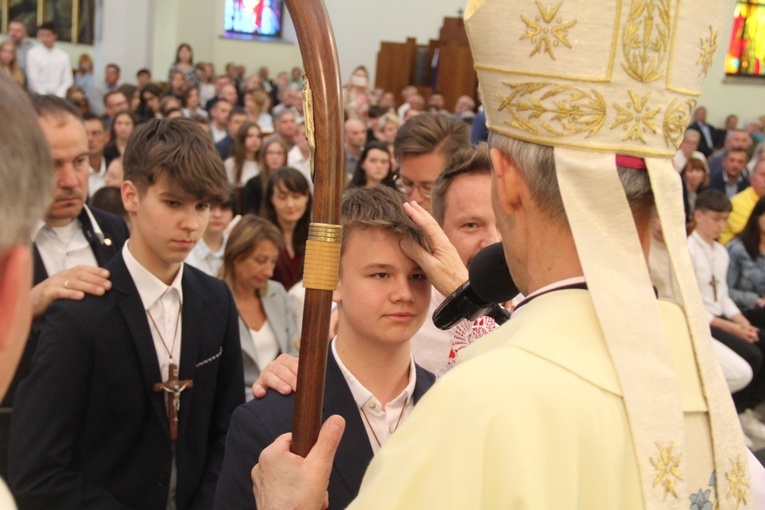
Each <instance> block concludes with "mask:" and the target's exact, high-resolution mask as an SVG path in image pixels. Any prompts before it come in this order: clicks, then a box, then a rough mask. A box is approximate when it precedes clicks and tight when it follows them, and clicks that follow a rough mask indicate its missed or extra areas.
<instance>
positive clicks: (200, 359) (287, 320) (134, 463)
mask: <svg viewBox="0 0 765 510" xmlns="http://www.w3.org/2000/svg"><path fill="white" fill-rule="evenodd" d="M37 38H38V40H39V42H40V43H41V44H39V45H34V44H32V43H31V41H30V38H29V37H28V34H27V33H26V27H24V26H23V23H20V22H18V21H11V22H10V23H9V32H8V39H7V40H6V41H3V42H2V43H0V69H2V72H0V74H4V75H7V79H6V78H3V79H2V80H0V85H2V87H0V92H2V93H3V94H5V95H6V96H7V97H20V96H21V94H20V90H21V89H23V90H26V91H27V92H29V96H30V97H31V104H32V107H33V109H34V113H35V114H36V118H37V120H38V124H39V128H40V130H41V133H32V135H35V136H38V138H41V139H43V140H44V141H45V142H47V149H48V151H50V154H51V156H52V160H53V162H54V164H55V168H54V174H55V189H54V190H53V192H52V202H51V205H50V206H49V208H48V210H47V211H46V212H45V214H44V220H43V221H39V222H38V223H37V225H36V226H35V228H34V229H33V230H32V233H31V235H32V240H33V244H34V284H33V288H32V290H31V297H32V308H33V309H32V315H33V317H34V319H33V322H32V327H31V331H30V332H29V340H28V341H27V344H26V348H25V350H24V352H23V355H22V356H21V361H20V363H19V366H18V369H17V370H16V371H15V375H14V377H13V381H12V382H11V383H10V389H9V390H8V392H7V394H6V395H5V398H4V399H3V403H2V408H3V413H2V414H0V419H1V421H0V475H2V478H3V479H6V480H9V482H10V487H11V491H12V493H13V495H14V496H15V498H16V499H17V502H18V504H19V506H20V507H21V508H54V507H63V506H67V505H68V507H72V508H157V509H160V508H179V509H180V508H213V507H215V508H221V509H224V508H253V505H254V501H253V492H252V491H253V487H252V483H253V479H252V478H251V476H250V470H251V469H252V467H253V466H254V465H255V464H256V463H257V462H258V459H259V457H260V455H261V453H262V452H263V450H264V449H266V448H267V447H268V445H269V444H271V443H272V442H273V441H274V440H276V439H277V438H278V437H279V436H280V435H281V434H283V433H285V432H288V431H289V430H290V429H291V419H292V412H293V406H294V401H293V400H292V396H291V394H292V392H293V391H294V388H295V377H296V373H297V358H296V356H297V354H298V351H299V338H300V330H301V326H302V320H301V318H302V302H303V298H304V290H303V287H302V280H303V265H304V262H305V257H306V245H307V242H308V235H309V228H308V227H309V223H310V221H311V211H312V203H313V192H314V188H313V186H314V183H313V178H312V173H311V154H310V147H309V144H308V140H307V138H306V125H305V122H304V118H303V115H304V110H303V102H302V93H301V88H302V79H303V77H302V76H301V72H300V69H292V70H291V72H289V73H288V72H281V73H279V74H278V75H277V76H276V78H275V79H273V80H272V79H271V78H270V72H269V70H268V69H267V68H266V67H261V68H260V69H259V70H258V72H257V74H253V75H251V76H246V73H245V69H244V67H243V66H238V65H235V64H228V65H226V67H225V73H224V74H216V72H215V68H214V65H213V64H212V63H207V62H195V60H194V53H193V49H192V48H191V47H190V46H189V45H188V44H181V45H180V46H179V47H178V49H177V52H176V57H175V61H174V63H173V65H172V66H171V68H170V69H169V72H168V75H167V76H166V77H164V76H163V77H162V78H166V81H165V80H162V81H154V80H153V79H152V76H151V72H150V71H149V70H147V69H142V70H140V71H139V72H138V73H137V74H136V77H135V82H134V83H127V82H125V81H123V79H122V76H121V69H120V66H119V65H118V64H116V63H110V64H108V65H107V66H106V68H105V72H104V76H103V78H102V79H98V78H96V77H95V76H94V74H93V62H92V60H91V59H90V58H89V57H88V56H87V55H83V56H82V57H81V58H80V59H79V61H78V63H77V67H76V68H75V69H72V65H71V63H70V62H69V58H68V56H66V54H65V53H64V52H62V51H61V50H60V49H58V48H56V47H55V42H56V29H55V26H53V25H52V24H47V23H44V24H42V25H40V27H39V28H38V32H37ZM11 81H12V82H14V83H15V87H16V90H10V89H9V88H8V83H10V82H11ZM397 92H399V91H385V90H382V89H374V88H373V87H371V85H370V83H369V75H368V72H367V70H366V69H365V68H364V67H358V68H356V69H354V70H353V72H352V73H351V75H350V77H349V79H348V82H347V84H346V85H345V87H344V89H343V106H344V110H345V124H344V139H343V140H342V143H343V148H344V154H345V157H344V161H345V169H346V177H347V189H346V190H345V195H344V200H343V205H342V215H341V222H342V224H343V226H344V231H343V241H342V250H341V256H340V277H339V281H338V284H337V289H336V291H335V292H334V296H333V300H334V301H335V303H336V305H335V309H334V311H333V320H332V327H331V331H330V335H329V338H328V341H331V345H330V354H329V360H328V368H327V379H326V386H325V390H324V398H325V403H326V406H325V409H324V418H325V419H326V418H329V416H331V415H332V414H340V415H342V416H343V417H344V418H345V420H346V425H345V434H344V436H343V438H342V440H340V443H339V448H338V453H337V456H336V458H335V460H334V466H335V468H334V469H333V471H332V473H331V475H330V477H329V488H328V494H329V496H328V497H329V500H328V501H329V506H330V508H345V506H346V505H348V504H349V503H350V502H351V501H352V500H353V499H354V497H355V496H356V495H357V494H358V492H359V488H360V486H361V480H362V478H363V476H364V472H365V470H366V468H367V465H368V464H369V462H370V460H371V459H372V457H373V456H374V455H375V454H376V453H377V452H378V450H380V449H381V448H382V447H383V445H384V444H385V443H386V442H388V440H389V439H390V438H391V436H392V435H393V434H394V433H395V432H396V430H397V429H398V428H399V426H400V425H401V424H402V423H404V422H406V421H407V419H408V417H409V416H410V414H411V413H412V412H413V409H414V406H415V405H417V404H418V402H419V400H420V398H421V397H422V396H423V395H424V393H425V392H426V391H428V390H429V388H430V387H431V386H432V385H433V384H434V382H435V380H436V376H435V375H434V374H437V375H438V376H441V375H443V374H444V373H445V372H447V371H448V370H450V369H451V367H452V366H453V365H454V360H455V359H456V358H457V357H458V356H459V353H460V351H461V350H462V349H463V348H465V347H468V346H469V345H471V344H473V343H475V342H479V341H480V338H481V337H482V336H484V335H486V334H489V333H490V332H491V331H492V330H494V329H495V328H496V327H497V325H496V324H495V323H494V322H493V321H492V320H490V319H489V320H487V318H486V317H483V318H481V319H479V320H476V321H467V320H463V321H461V322H460V323H459V324H458V325H457V326H455V327H454V328H452V329H451V330H447V331H441V330H439V329H438V328H436V327H435V325H434V324H433V320H432V314H433V311H434V310H435V309H436V308H438V306H439V305H441V304H442V303H443V301H444V300H445V296H448V295H450V294H451V293H452V292H454V291H455V289H457V288H458V287H460V286H461V285H462V284H463V283H464V282H465V281H466V280H467V275H468V272H467V270H468V267H469V266H470V264H471V261H472V260H473V257H474V256H475V255H476V254H477V253H478V252H479V251H480V250H481V249H483V248H485V247H487V246H489V245H491V244H494V243H496V242H499V241H500V240H504V242H505V244H508V243H513V242H514V239H507V238H505V239H501V236H500V231H501V227H502V225H500V224H498V217H497V215H496V210H495V209H494V208H493V207H492V206H493V205H494V206H495V207H496V206H497V201H498V200H500V198H498V196H497V195H496V191H495V193H494V194H493V193H492V185H491V182H492V168H493V167H494V165H496V162H497V161H499V159H497V158H500V159H501V158H504V159H502V161H503V163H502V164H503V165H514V164H515V162H511V159H509V156H499V155H497V154H492V153H491V152H490V149H489V145H488V144H487V143H485V142H486V140H487V138H488V136H489V135H488V130H487V127H486V117H485V112H484V111H483V110H482V109H480V108H479V109H476V103H475V101H474V99H473V98H471V97H469V96H463V97H460V98H459V100H458V101H457V102H456V104H455V105H454V107H453V108H448V105H446V104H445V103H444V97H443V95H441V94H440V93H438V92H437V91H432V92H431V93H430V94H429V95H428V96H427V97H423V96H422V95H420V94H419V92H418V90H417V88H416V87H406V88H405V89H404V90H403V91H400V93H401V95H400V97H399V98H397V95H396V93H397ZM5 100H6V99H5V97H4V98H3V101H5ZM24 107H26V104H24ZM764 128H765V126H763V124H762V123H761V122H760V121H759V120H757V121H755V120H752V121H747V122H745V123H744V125H743V127H740V126H739V123H738V119H737V118H736V117H735V116H729V117H728V118H727V119H726V122H725V126H724V129H716V128H714V127H713V126H710V125H709V124H707V123H706V109H705V108H703V107H701V108H698V109H697V110H696V111H695V114H694V118H693V123H692V124H691V125H690V126H688V129H687V130H686V131H685V134H684V137H683V140H682V143H681V145H680V148H679V149H678V151H677V154H676V155H675V157H674V158H673V162H674V165H675V168H676V170H677V171H678V173H679V174H680V176H681V180H682V186H683V200H684V208H685V211H686V225H687V228H688V232H689V234H690V235H689V237H688V249H689V251H690V253H691V259H692V262H693V266H694V270H695V273H696V276H697V279H698V286H699V290H700V292H701V296H702V299H703V301H704V305H705V308H706V312H707V316H708V317H707V318H708V320H709V327H710V330H711V333H712V337H713V339H714V344H715V345H714V348H715V354H716V355H717V358H718V361H719V363H720V365H721V367H722V370H723V373H724V375H725V379H726V381H727V382H728V385H729V388H730V392H731V394H732V398H733V401H734V403H735V407H736V411H737V412H738V413H739V418H740V422H741V426H742V430H743V432H744V434H745V437H746V439H747V441H748V442H749V446H750V447H751V448H754V447H755V444H756V443H757V441H765V423H763V418H762V417H761V416H760V415H759V414H758V412H757V407H758V406H759V405H760V404H761V403H762V402H763V400H765V363H763V358H764V357H765V341H762V340H765V141H764V139H763V132H765V129H764ZM30 129H31V128H30ZM32 135H30V136H32ZM548 157H549V158H550V159H552V157H551V155H548ZM503 168H504V167H503ZM508 193H510V191H508ZM508 200H509V199H508ZM518 200H520V198H519V199H518ZM507 207H510V206H509V205H508V206H507ZM540 217H545V218H548V219H549V218H550V217H554V214H552V213H549V212H542V213H540ZM652 225H653V226H654V228H653V229H652V232H651V233H652V236H651V238H652V243H651V249H650V255H649V266H650V270H651V276H652V279H653V284H654V285H655V287H656V288H657V291H658V294H659V296H660V297H661V298H666V299H668V300H670V301H676V302H682V298H681V297H680V290H679V289H678V288H677V286H676V285H675V282H674V281H673V277H672V271H671V269H669V264H670V261H669V258H668V256H667V254H666V250H664V251H663V252H662V246H663V236H662V232H661V228H660V225H659V223H658V221H656V222H653V223H652ZM505 228H506V229H507V228H509V227H507V223H506V224H505ZM550 228H551V229H552V227H550ZM553 230H554V229H553ZM553 230H550V231H549V233H552V232H553ZM506 231H507V230H506ZM718 241H719V242H718ZM720 243H722V244H720ZM723 245H725V247H723ZM540 246H541V245H540ZM0 247H2V246H0ZM539 255H540V260H541V257H542V252H540V254H539ZM545 257H554V255H551V254H547V255H545ZM550 260H552V259H550ZM522 278H523V277H522ZM526 278H529V279H531V277H528V276H526ZM581 280H582V281H579V279H577V280H576V281H575V282H573V283H571V282H569V283H570V284H571V286H570V287H567V288H575V289H580V287H581V289H586V286H585V283H584V280H583V279H581ZM527 287H528V285H527ZM520 288H521V289H523V286H521V287H520ZM532 290H536V289H532ZM537 295H538V294H537V293H534V296H533V297H535V298H536V296H537ZM528 301H529V300H525V299H524V296H523V295H519V296H517V297H516V298H515V299H513V300H512V301H508V302H507V303H504V306H505V307H506V308H507V309H508V310H510V311H512V310H513V309H514V307H515V306H516V305H517V304H518V303H526V302H528ZM528 313H531V312H528ZM269 390H273V391H269ZM64 402H65V404H64ZM245 402H246V403H245ZM62 407H65V408H66V409H65V410H62ZM232 415H233V417H232ZM40 416H45V419H40ZM168 439H169V440H168ZM446 446H447V445H444V447H446ZM256 484H257V482H256Z"/></svg>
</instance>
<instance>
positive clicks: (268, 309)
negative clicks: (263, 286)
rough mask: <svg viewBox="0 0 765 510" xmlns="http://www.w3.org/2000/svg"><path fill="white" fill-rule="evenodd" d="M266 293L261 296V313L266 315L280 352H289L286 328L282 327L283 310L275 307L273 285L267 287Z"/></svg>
mask: <svg viewBox="0 0 765 510" xmlns="http://www.w3.org/2000/svg"><path fill="white" fill-rule="evenodd" d="M267 289H268V292H267V294H266V295H265V296H261V298H260V299H261V301H262V303H263V311H265V313H266V318H267V319H268V321H269V322H270V323H271V329H272V330H273V331H274V335H276V342H277V343H278V344H279V351H280V352H289V345H288V344H289V341H290V339H289V338H287V333H286V328H285V326H284V316H283V314H284V310H280V309H279V307H277V306H276V303H275V299H276V292H275V291H274V290H273V285H268V287H267Z"/></svg>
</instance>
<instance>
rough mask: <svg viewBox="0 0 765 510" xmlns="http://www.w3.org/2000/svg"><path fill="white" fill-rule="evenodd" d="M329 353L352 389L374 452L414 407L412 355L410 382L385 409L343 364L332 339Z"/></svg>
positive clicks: (414, 381)
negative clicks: (330, 352)
mask: <svg viewBox="0 0 765 510" xmlns="http://www.w3.org/2000/svg"><path fill="white" fill-rule="evenodd" d="M332 355H333V356H334V357H335V361H337V366H338V367H339V368H340V372H341V373H342V374H343V377H344V378H345V382H346V383H347V384H348V388H349V389H350V390H351V395H353V400H354V401H355V402H356V406H357V407H358V408H359V414H360V415H361V421H362V422H363V423H364V429H365V430H366V431H367V436H368V437H369V444H370V446H372V452H373V453H377V451H378V450H379V449H380V447H381V446H382V445H384V444H385V443H386V442H387V441H388V439H389V438H390V436H391V435H392V434H393V433H394V432H395V431H396V430H397V429H398V427H399V426H400V425H401V424H402V423H403V422H404V421H406V417H407V416H409V414H410V413H411V412H412V409H413V408H414V397H413V395H414V386H415V383H416V382H417V371H416V370H415V368H414V359H413V358H411V357H410V359H409V384H407V385H406V387H405V388H404V390H403V391H402V392H401V393H400V394H399V395H398V396H397V397H396V398H394V399H393V400H391V401H390V402H388V403H387V404H385V409H383V405H382V403H381V402H380V401H379V400H377V398H376V397H375V396H374V395H372V392H370V391H369V390H368V389H366V388H365V387H364V386H363V385H362V384H361V383H360V382H359V380H358V379H356V376H354V375H353V374H352V373H351V371H350V370H348V368H347V367H346V366H345V365H344V364H343V360H341V359H340V356H339V355H338V354H337V347H335V341H334V340H333V341H332ZM378 441H379V444H378Z"/></svg>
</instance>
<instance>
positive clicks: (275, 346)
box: [220, 214, 298, 400]
mask: <svg viewBox="0 0 765 510" xmlns="http://www.w3.org/2000/svg"><path fill="white" fill-rule="evenodd" d="M283 246H284V241H283V240H282V235H281V233H280V232H279V229H277V228H276V227H275V226H274V225H273V224H271V223H270V222H268V221H267V220H264V219H263V218H259V217H257V216H254V215H252V214H247V215H245V216H243V217H242V218H241V220H239V222H238V223H237V224H236V226H235V227H234V228H233V230H232V231H231V234H230V235H229V237H228V241H227V242H226V248H225V250H224V252H223V266H222V267H221V272H220V277H221V279H223V281H224V282H226V284H228V286H229V288H230V289H231V292H232V293H233V294H234V300H235V301H236V308H237V310H238V311H239V338H240V341H241V345H242V358H243V361H244V381H243V384H244V395H245V398H246V399H247V400H250V399H252V384H253V383H254V382H255V380H256V379H257V378H258V376H259V375H260V372H261V371H262V370H263V368H264V367H265V366H266V365H267V364H268V363H270V362H271V361H273V360H274V359H276V357H277V356H278V355H279V354H281V353H288V354H297V349H296V347H295V345H296V341H297V339H298V332H297V321H296V320H295V313H294V310H292V308H291V306H290V304H289V300H288V299H287V293H286V291H285V290H284V287H283V286H282V285H281V284H280V283H279V282H277V281H274V280H273V279H272V275H273V272H274V266H275V264H276V261H277V259H278V258H279V252H280V251H281V250H282V248H283Z"/></svg>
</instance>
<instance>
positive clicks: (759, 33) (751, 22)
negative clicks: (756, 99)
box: [725, 0, 765, 77]
mask: <svg viewBox="0 0 765 510" xmlns="http://www.w3.org/2000/svg"><path fill="white" fill-rule="evenodd" d="M725 73H726V74H728V75H731V76H762V77H765V0H738V1H737V2H736V10H735V11H734V14H733V31H732V32H731V35H730V42H729V44H728V55H727V57H726V58H725Z"/></svg>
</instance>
